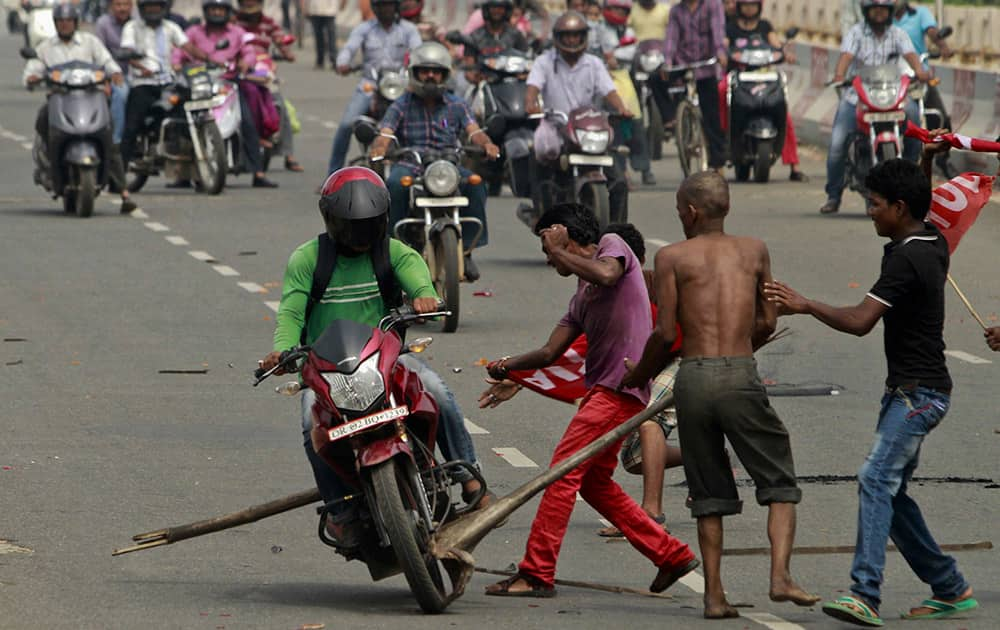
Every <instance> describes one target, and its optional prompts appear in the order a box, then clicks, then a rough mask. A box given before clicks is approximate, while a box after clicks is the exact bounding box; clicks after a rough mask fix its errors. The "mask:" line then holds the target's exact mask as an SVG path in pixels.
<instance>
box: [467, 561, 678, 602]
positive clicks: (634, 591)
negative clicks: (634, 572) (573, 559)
mask: <svg viewBox="0 0 1000 630" xmlns="http://www.w3.org/2000/svg"><path fill="white" fill-rule="evenodd" d="M476 573H489V574H490V575H505V576H507V577H510V576H512V575H514V574H515V573H516V571H501V570H499V569H484V568H483V567H476ZM554 582H555V584H556V585H557V586H572V587H575V588H589V589H591V590H595V591H604V592H605V593H619V594H627V595H642V596H643V597H658V598H660V599H673V598H674V596H673V595H670V594H669V593H654V592H653V591H644V590H642V589H641V588H629V587H628V586H615V585H614V584H599V583H597V582H581V581H579V580H562V579H559V578H556V579H555V580H554Z"/></svg>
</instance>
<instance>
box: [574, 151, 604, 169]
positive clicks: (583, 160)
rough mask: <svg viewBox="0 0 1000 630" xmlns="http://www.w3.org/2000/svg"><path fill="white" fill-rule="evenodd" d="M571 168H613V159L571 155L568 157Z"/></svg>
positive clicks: (598, 156)
mask: <svg viewBox="0 0 1000 630" xmlns="http://www.w3.org/2000/svg"><path fill="white" fill-rule="evenodd" d="M569 163H570V165H571V166H614V165H615V159H614V158H613V157H611V156H610V155H580V154H579V153H572V154H570V156H569Z"/></svg>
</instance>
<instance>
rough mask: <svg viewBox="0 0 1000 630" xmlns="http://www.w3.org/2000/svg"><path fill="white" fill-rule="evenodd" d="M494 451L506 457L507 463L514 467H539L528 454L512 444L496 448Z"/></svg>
mask: <svg viewBox="0 0 1000 630" xmlns="http://www.w3.org/2000/svg"><path fill="white" fill-rule="evenodd" d="M493 452H494V453H496V454H497V455H499V456H500V457H503V458H504V459H506V460H507V463H508V464H510V465H511V466H513V467H514V468H538V464H536V463H535V462H533V461H531V460H530V459H529V458H528V456H527V455H525V454H524V453H522V452H521V451H519V450H517V449H516V448H514V447H512V446H510V447H504V448H495V449H493Z"/></svg>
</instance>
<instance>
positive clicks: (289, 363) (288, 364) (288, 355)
mask: <svg viewBox="0 0 1000 630" xmlns="http://www.w3.org/2000/svg"><path fill="white" fill-rule="evenodd" d="M307 354H309V346H297V347H295V348H292V349H291V350H285V351H284V352H282V353H281V356H280V357H279V359H278V364H277V365H275V366H274V367H273V368H271V369H269V370H265V369H264V368H262V367H259V368H257V369H256V370H254V371H253V376H254V378H255V379H256V380H255V381H254V383H253V386H254V387H257V386H258V385H260V384H261V382H263V381H264V380H266V379H267V378H268V377H270V376H272V375H273V374H274V373H275V372H277V371H278V370H284V371H285V372H297V371H298V368H297V366H296V365H295V362H296V361H298V360H299V359H301V358H302V357H304V356H306V355H307Z"/></svg>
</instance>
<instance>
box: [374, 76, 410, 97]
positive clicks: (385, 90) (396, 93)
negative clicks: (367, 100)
mask: <svg viewBox="0 0 1000 630" xmlns="http://www.w3.org/2000/svg"><path fill="white" fill-rule="evenodd" d="M405 91H406V81H404V80H403V77H402V76H401V75H400V74H399V73H398V72H386V73H385V74H383V75H382V78H381V79H379V81H378V93H379V94H381V95H382V98H384V99H385V100H387V101H394V100H396V99H397V98H399V97H400V96H402V95H403V92H405Z"/></svg>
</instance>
